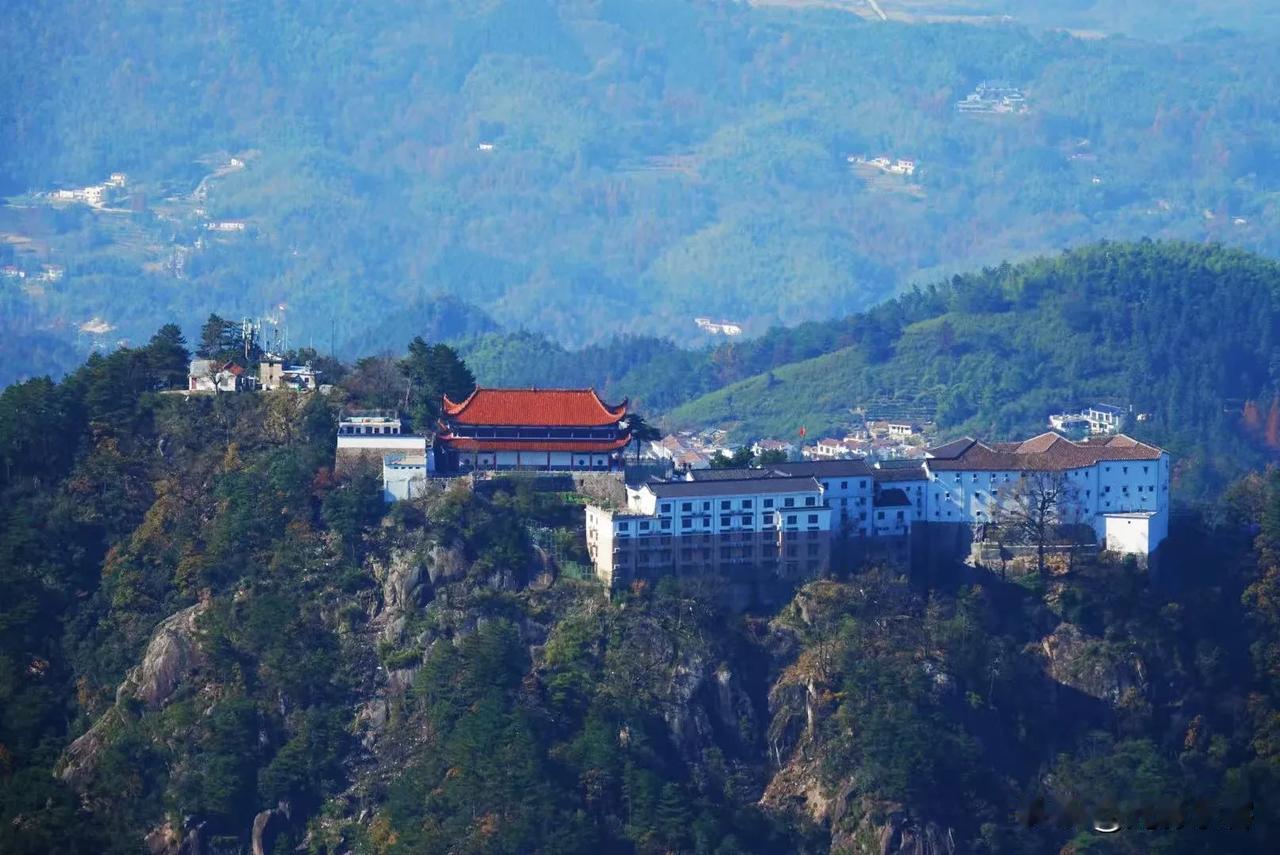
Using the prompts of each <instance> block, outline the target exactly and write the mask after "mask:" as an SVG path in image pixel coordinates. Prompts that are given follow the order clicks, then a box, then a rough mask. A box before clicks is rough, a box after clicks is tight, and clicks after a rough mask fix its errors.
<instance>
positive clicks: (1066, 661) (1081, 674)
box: [1037, 623, 1150, 707]
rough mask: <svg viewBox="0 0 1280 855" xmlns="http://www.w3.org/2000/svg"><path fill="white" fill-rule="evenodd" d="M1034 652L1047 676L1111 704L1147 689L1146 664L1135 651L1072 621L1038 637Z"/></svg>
mask: <svg viewBox="0 0 1280 855" xmlns="http://www.w3.org/2000/svg"><path fill="white" fill-rule="evenodd" d="M1037 652H1038V653H1039V654H1040V655H1041V657H1042V658H1043V660H1044V663H1045V673H1046V674H1048V675H1049V677H1050V678H1051V679H1053V680H1054V681H1056V682H1058V683H1061V684H1062V685H1064V686H1070V687H1071V688H1073V689H1075V690H1077V691H1079V692H1083V693H1084V694H1086V695H1088V696H1090V697H1092V698H1097V699H1098V700H1101V701H1105V702H1107V703H1108V704H1110V705H1111V706H1112V707H1118V706H1121V705H1122V704H1123V703H1125V702H1126V700H1127V699H1129V698H1131V697H1133V696H1134V695H1135V694H1136V695H1138V696H1146V695H1147V694H1148V693H1149V691H1150V686H1149V685H1148V681H1147V673H1146V666H1145V664H1144V663H1143V661H1142V660H1141V659H1140V658H1139V657H1138V655H1137V654H1136V653H1135V652H1133V651H1130V650H1126V649H1124V648H1123V647H1121V646H1119V645H1116V644H1112V643H1110V642H1107V641H1103V640H1102V639H1097V638H1090V637H1089V636H1086V635H1085V634H1084V633H1083V632H1082V631H1081V630H1080V628H1079V627H1078V626H1075V625H1074V624H1070V623H1063V624H1059V625H1058V627H1057V628H1056V629H1055V630H1054V631H1053V632H1052V633H1050V634H1049V635H1047V636H1045V637H1044V638H1043V639H1041V640H1040V642H1039V645H1038V651H1037Z"/></svg>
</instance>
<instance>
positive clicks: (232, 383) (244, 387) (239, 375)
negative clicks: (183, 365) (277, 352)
mask: <svg viewBox="0 0 1280 855" xmlns="http://www.w3.org/2000/svg"><path fill="white" fill-rule="evenodd" d="M254 386H255V382H254V378H253V377H252V376H250V375H247V374H246V373H245V370H244V369H243V368H242V367H240V366H239V365H236V364H235V363H234V362H225V363H221V362H217V361H215V360H212V359H193V360H191V365H190V366H189V367H188V369H187V391H188V392H209V393H217V392H246V391H250V390H252V389H253V388H254Z"/></svg>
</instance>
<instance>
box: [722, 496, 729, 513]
mask: <svg viewBox="0 0 1280 855" xmlns="http://www.w3.org/2000/svg"><path fill="white" fill-rule="evenodd" d="M720 510H722V511H727V510H729V500H728V499H725V500H724V501H722V502H721V503H720Z"/></svg>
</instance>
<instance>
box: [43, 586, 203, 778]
mask: <svg viewBox="0 0 1280 855" xmlns="http://www.w3.org/2000/svg"><path fill="white" fill-rule="evenodd" d="M207 608H208V603H207V602H200V603H197V604H196V605H194V606H190V607H189V608H185V609H183V610H182V611H180V612H176V613H175V614H173V615H170V616H169V617H168V618H166V619H165V620H164V621H162V622H161V623H160V625H159V626H157V627H156V630H155V632H154V633H152V636H151V640H150V642H148V644H147V649H146V652H145V653H144V654H143V656H142V659H141V661H140V662H139V663H138V664H137V665H136V666H134V668H133V669H132V670H130V671H129V673H128V674H127V675H126V676H125V679H124V681H123V682H121V684H120V686H119V687H118V688H117V689H116V702H115V705H114V706H113V707H112V708H111V709H109V710H108V711H107V712H105V713H104V714H103V715H102V716H100V717H99V718H98V720H97V721H96V722H94V724H93V726H92V727H90V728H89V730H88V731H87V732H85V733H84V735H82V736H81V737H80V738H79V739H76V740H75V741H74V742H72V743H71V745H69V746H68V747H67V750H66V751H65V752H63V756H62V759H61V761H60V762H59V764H58V774H59V776H60V777H61V778H62V779H63V780H64V781H66V782H67V783H69V784H71V785H72V786H73V787H75V788H76V789H83V787H84V786H85V784H86V783H87V782H88V781H89V779H90V778H91V777H92V775H93V771H94V768H95V767H96V765H97V761H98V755H99V753H100V752H101V750H102V748H103V746H104V745H105V744H106V741H107V739H108V734H109V732H110V730H111V728H112V726H113V725H114V724H115V722H116V721H118V717H119V716H120V714H121V713H120V707H121V706H122V705H123V704H126V703H128V702H130V701H137V702H140V703H141V704H142V706H143V708H144V710H146V711H149V712H154V711H156V710H159V709H162V708H163V707H164V706H165V705H166V704H167V703H168V702H169V699H170V698H171V697H172V696H173V693H174V692H175V691H176V690H177V688H178V686H179V684H180V683H181V682H182V681H183V680H185V679H187V678H189V677H190V676H191V675H192V674H193V673H194V672H196V671H198V670H199V668H200V667H201V665H203V664H204V661H205V658H204V652H203V651H202V650H201V649H200V642H199V637H198V631H197V628H196V622H197V620H198V619H199V618H200V616H201V615H202V614H204V612H205V610H206V609H207ZM144 714H145V713H144Z"/></svg>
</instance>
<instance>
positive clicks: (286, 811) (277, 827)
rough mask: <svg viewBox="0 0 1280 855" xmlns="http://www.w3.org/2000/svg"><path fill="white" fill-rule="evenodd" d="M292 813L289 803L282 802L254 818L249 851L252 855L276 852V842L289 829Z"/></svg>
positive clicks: (265, 854)
mask: <svg viewBox="0 0 1280 855" xmlns="http://www.w3.org/2000/svg"><path fill="white" fill-rule="evenodd" d="M291 813H292V811H291V810H290V807H289V804H288V802H281V803H280V804H279V805H277V806H276V807H274V808H271V809H270V810H264V811H262V812H261V813H259V814H258V815H257V816H255V817H254V818H253V829H252V830H251V831H250V836H249V851H250V852H251V853H252V855H270V853H271V852H273V851H274V848H275V840H276V838H277V837H278V836H279V835H280V833H281V832H282V831H284V830H286V829H287V828H288V826H289V820H290V816H291Z"/></svg>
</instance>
